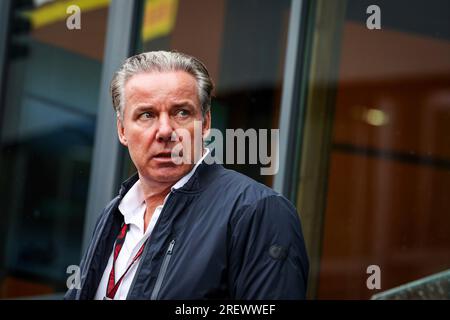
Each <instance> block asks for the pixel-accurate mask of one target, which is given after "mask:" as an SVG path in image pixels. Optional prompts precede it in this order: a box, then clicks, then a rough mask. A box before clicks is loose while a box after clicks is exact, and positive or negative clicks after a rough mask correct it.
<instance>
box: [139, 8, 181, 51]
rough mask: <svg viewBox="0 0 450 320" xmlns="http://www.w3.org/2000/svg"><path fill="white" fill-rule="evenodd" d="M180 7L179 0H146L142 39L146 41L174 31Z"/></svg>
mask: <svg viewBox="0 0 450 320" xmlns="http://www.w3.org/2000/svg"><path fill="white" fill-rule="evenodd" d="M177 8H178V0H146V2H145V12H144V21H143V24H142V41H143V42H146V41H149V40H152V39H155V38H158V37H161V36H165V35H167V34H169V33H170V32H172V30H173V27H174V25H175V19H176V14H177Z"/></svg>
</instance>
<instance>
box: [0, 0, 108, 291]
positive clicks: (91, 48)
mask: <svg viewBox="0 0 450 320" xmlns="http://www.w3.org/2000/svg"><path fill="white" fill-rule="evenodd" d="M11 4H12V6H13V8H12V12H11V19H10V20H11V22H10V33H9V41H8V45H7V48H8V49H7V51H8V56H7V59H6V60H7V61H6V64H5V68H6V70H5V77H4V83H5V90H4V92H5V95H4V96H3V97H2V101H1V104H0V121H1V122H0V129H1V130H0V203H1V204H2V208H1V209H0V211H1V213H2V219H1V222H0V270H1V274H0V298H13V297H19V296H32V295H43V294H52V293H55V292H64V291H65V290H66V289H67V288H66V279H67V276H68V275H67V274H66V268H67V267H68V266H69V265H77V264H78V263H79V261H80V256H81V252H80V251H81V240H82V235H83V226H84V212H85V206H86V197H87V192H86V190H87V189H88V181H89V172H90V164H91V154H92V146H93V138H94V129H95V123H96V114H97V104H98V101H97V100H98V92H99V84H100V73H101V68H102V59H103V47H104V40H105V31H106V30H105V29H106V21H107V12H108V1H102V0H93V1H82V0H80V1H70V3H69V2H67V1H11ZM69 5H77V6H78V7H79V8H80V10H81V12H80V14H81V21H80V22H81V24H80V27H81V29H70V30H69V28H68V27H67V25H66V20H67V19H68V18H69V16H70V14H68V13H67V12H66V10H67V7H68V6H69Z"/></svg>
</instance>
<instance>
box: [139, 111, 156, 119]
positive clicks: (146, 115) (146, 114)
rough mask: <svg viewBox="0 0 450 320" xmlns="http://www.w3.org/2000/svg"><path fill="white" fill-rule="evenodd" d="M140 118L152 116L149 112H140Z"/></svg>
mask: <svg viewBox="0 0 450 320" xmlns="http://www.w3.org/2000/svg"><path fill="white" fill-rule="evenodd" d="M141 118H143V119H151V118H153V115H152V114H151V113H150V112H144V113H142V114H141Z"/></svg>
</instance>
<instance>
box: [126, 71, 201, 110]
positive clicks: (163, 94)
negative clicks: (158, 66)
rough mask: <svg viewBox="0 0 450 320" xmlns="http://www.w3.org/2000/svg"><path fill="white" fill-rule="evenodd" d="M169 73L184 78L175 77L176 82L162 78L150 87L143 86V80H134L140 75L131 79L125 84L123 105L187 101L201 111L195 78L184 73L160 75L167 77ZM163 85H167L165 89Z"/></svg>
mask: <svg viewBox="0 0 450 320" xmlns="http://www.w3.org/2000/svg"><path fill="white" fill-rule="evenodd" d="M170 73H172V74H173V75H174V74H177V73H178V74H180V73H181V74H183V75H185V76H183V77H177V78H176V81H173V80H174V78H172V79H170V78H168V77H167V76H166V77H164V76H163V77H162V78H161V81H160V82H153V81H152V83H151V85H150V86H148V85H145V79H142V80H141V81H138V80H136V79H137V77H138V76H139V75H140V74H138V75H135V76H133V77H131V78H130V79H129V80H128V81H127V83H126V84H125V95H124V97H125V102H126V103H125V105H127V104H131V105H134V104H136V101H135V100H139V101H138V103H141V102H142V103H148V104H151V105H154V104H155V102H161V101H163V102H167V101H168V102H170V103H178V102H179V101H182V100H184V101H185V100H189V101H191V102H192V103H194V104H195V105H197V106H198V107H199V108H200V109H201V106H200V99H199V96H198V90H197V88H198V86H197V82H196V80H195V78H194V77H193V76H191V75H190V74H188V73H185V72H167V73H162V74H166V75H167V74H170ZM150 74H154V73H150ZM145 75H148V73H147V74H143V76H144V77H145ZM141 77H142V75H141ZM143 82H144V83H143ZM164 83H169V85H168V86H167V87H165V86H164V85H162V84H164ZM172 83H173V84H172ZM175 83H176V84H175ZM152 87H156V88H155V90H149V89H151V88H152ZM142 100H144V101H142ZM146 101H147V102H146Z"/></svg>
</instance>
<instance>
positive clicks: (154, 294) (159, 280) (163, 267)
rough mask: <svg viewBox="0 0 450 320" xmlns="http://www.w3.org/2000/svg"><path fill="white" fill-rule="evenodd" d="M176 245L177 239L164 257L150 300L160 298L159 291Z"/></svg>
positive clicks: (170, 245) (171, 243)
mask: <svg viewBox="0 0 450 320" xmlns="http://www.w3.org/2000/svg"><path fill="white" fill-rule="evenodd" d="M174 245H175V239H173V240H172V241H170V244H169V248H168V249H167V252H166V255H165V256H164V260H163V263H162V265H161V269H159V273H158V278H157V279H156V283H155V287H154V288H153V292H152V295H151V297H150V300H156V299H157V298H158V293H159V290H160V289H161V285H162V282H163V280H164V276H165V275H166V272H167V267H168V266H169V261H170V258H171V257H172V251H173V246H174Z"/></svg>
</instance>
